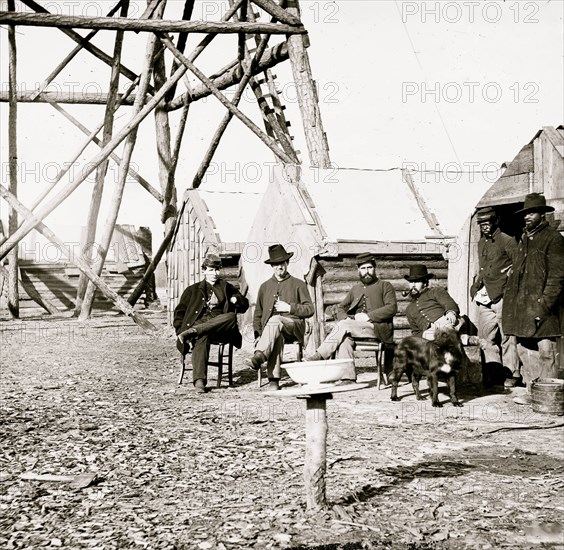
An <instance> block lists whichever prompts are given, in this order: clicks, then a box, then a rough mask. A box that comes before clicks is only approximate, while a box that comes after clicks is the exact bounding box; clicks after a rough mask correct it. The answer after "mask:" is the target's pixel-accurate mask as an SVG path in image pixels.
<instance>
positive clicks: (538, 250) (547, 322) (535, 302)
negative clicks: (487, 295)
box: [502, 193, 564, 405]
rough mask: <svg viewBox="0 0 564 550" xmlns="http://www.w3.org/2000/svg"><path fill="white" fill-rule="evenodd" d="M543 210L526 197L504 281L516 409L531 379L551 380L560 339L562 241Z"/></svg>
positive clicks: (534, 196) (541, 203) (535, 197)
mask: <svg viewBox="0 0 564 550" xmlns="http://www.w3.org/2000/svg"><path fill="white" fill-rule="evenodd" d="M553 210H554V208H553V207H552V206H547V204H546V199H545V198H544V196H543V195H541V194H539V193H529V194H528V195H527V196H526V197H525V205H524V207H523V208H522V209H521V210H519V211H517V212H516V214H521V215H523V217H524V219H525V229H524V230H523V234H522V236H521V239H520V240H519V245H518V247H517V252H516V254H515V257H514V259H513V267H512V268H511V272H510V274H509V277H508V279H507V286H506V287H505V296H504V302H505V303H504V306H503V313H502V316H503V332H504V333H505V334H510V335H514V336H516V338H517V354H518V355H519V359H520V360H521V363H522V369H521V373H522V375H523V382H524V383H525V385H526V386H527V392H526V394H525V395H524V396H519V397H516V398H515V399H514V401H515V403H517V404H518V405H527V404H530V403H531V386H532V382H533V380H535V379H536V378H557V377H558V365H557V364H556V339H557V338H558V337H559V336H562V331H561V329H560V318H559V313H560V311H559V310H560V307H561V306H562V293H563V292H564V237H562V235H561V234H560V233H559V232H558V231H557V230H556V229H554V228H552V227H551V226H550V224H549V223H548V221H547V220H546V213H547V212H552V211H553Z"/></svg>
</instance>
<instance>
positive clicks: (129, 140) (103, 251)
mask: <svg viewBox="0 0 564 550" xmlns="http://www.w3.org/2000/svg"><path fill="white" fill-rule="evenodd" d="M156 43H157V39H156V37H155V36H154V35H149V38H148V39H147V46H146V49H145V59H144V61H143V72H142V74H141V79H140V81H139V88H138V89H137V93H136V95H135V104H134V106H133V117H132V120H134V119H135V117H136V116H138V115H139V114H140V113H141V112H142V110H143V105H144V104H145V96H146V94H147V91H148V89H149V82H150V78H151V69H152V64H153V55H154V53H155V46H156ZM163 89H165V86H164V85H163V86H162V87H161V88H160V89H159V90H158V93H160V92H161V91H162V90H163ZM157 107H158V103H157V104H155V109H156V108H157ZM136 141H137V126H134V127H133V128H132V129H131V131H130V132H129V134H128V135H127V137H126V139H125V144H124V147H123V155H122V162H121V164H120V167H119V172H118V181H117V182H116V184H115V185H114V192H113V195H112V199H111V202H110V206H109V211H108V214H107V218H106V223H105V225H104V227H103V229H102V234H101V236H100V242H99V244H100V246H99V249H98V255H97V257H96V259H95V260H94V263H93V270H94V272H95V273H96V274H97V275H99V274H100V273H101V272H102V267H103V265H104V262H105V260H106V255H107V253H108V248H109V246H110V243H111V240H112V235H113V233H114V228H115V225H116V221H117V217H118V214H119V209H120V206H121V201H122V198H123V192H124V190H125V183H126V180H127V174H128V170H129V164H130V162H131V157H132V155H133V149H134V148H135V143H136ZM95 292H96V286H95V285H94V284H93V283H92V282H90V283H89V284H88V286H87V288H86V292H85V293H84V301H83V303H82V308H81V310H80V314H79V316H78V318H79V320H80V321H84V320H86V319H88V318H89V317H90V312H91V310H92V304H93V302H94V294H95Z"/></svg>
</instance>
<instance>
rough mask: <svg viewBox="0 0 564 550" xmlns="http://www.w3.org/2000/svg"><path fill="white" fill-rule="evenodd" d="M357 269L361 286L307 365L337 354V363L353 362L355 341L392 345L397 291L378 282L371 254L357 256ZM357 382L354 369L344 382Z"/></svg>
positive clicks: (344, 303)
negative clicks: (346, 360)
mask: <svg viewBox="0 0 564 550" xmlns="http://www.w3.org/2000/svg"><path fill="white" fill-rule="evenodd" d="M356 265H357V269H358V277H359V279H360V282H359V283H357V284H356V285H354V286H353V287H352V288H351V289H350V290H349V291H348V292H347V294H346V296H345V297H344V298H343V300H342V301H341V302H340V303H339V304H337V306H336V307H335V308H334V313H335V318H336V319H337V323H336V324H335V326H334V327H333V330H332V331H331V332H330V333H329V335H328V336H327V337H326V338H325V340H324V342H323V343H322V344H321V345H320V346H319V348H318V349H317V351H316V352H315V353H314V354H313V355H310V356H309V357H307V358H306V360H307V361H319V360H321V359H329V358H330V357H332V355H333V354H334V353H335V352H336V354H337V359H349V358H350V359H352V358H353V357H354V347H355V344H354V338H377V339H378V340H380V341H381V342H384V343H393V333H394V328H393V324H392V321H393V318H394V315H395V314H396V313H397V310H398V306H397V300H396V293H395V290H394V287H393V286H392V285H391V284H390V283H389V282H387V281H382V280H380V279H378V277H377V276H376V259H375V258H374V256H373V255H372V254H368V253H365V254H360V255H359V256H357V258H356ZM388 355H389V354H388ZM355 380H356V373H355V368H354V366H353V367H352V369H351V371H350V372H348V373H345V374H344V375H343V376H342V378H341V381H342V383H347V382H354V381H355Z"/></svg>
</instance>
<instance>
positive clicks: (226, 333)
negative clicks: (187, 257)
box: [173, 254, 249, 393]
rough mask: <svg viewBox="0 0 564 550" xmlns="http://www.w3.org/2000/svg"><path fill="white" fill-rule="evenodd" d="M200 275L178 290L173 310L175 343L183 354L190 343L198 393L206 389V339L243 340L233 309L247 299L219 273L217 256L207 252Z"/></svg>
mask: <svg viewBox="0 0 564 550" xmlns="http://www.w3.org/2000/svg"><path fill="white" fill-rule="evenodd" d="M202 269H203V271H204V279H203V280H202V281H200V282H199V283H195V284H193V285H190V286H189V287H188V288H186V290H185V291H184V292H183V293H182V296H181V297H180V301H179V302H178V305H177V306H176V309H175V310H174V321H173V326H174V329H175V331H176V334H177V342H176V345H177V347H178V350H179V351H180V353H182V354H185V353H187V352H188V351H189V346H190V345H192V378H193V381H194V386H195V388H196V391H197V392H198V393H204V392H205V391H206V381H207V372H208V359H209V353H210V341H213V342H222V343H232V344H233V345H234V346H235V347H237V348H240V347H241V344H242V342H243V338H242V336H241V333H240V332H239V328H238V326H237V313H244V312H245V311H247V309H248V308H249V301H248V300H247V298H245V297H244V296H243V295H242V294H241V293H240V292H239V291H238V290H237V289H236V288H235V287H234V286H233V285H231V284H230V283H228V282H227V281H226V280H225V279H222V278H220V277H219V271H220V269H221V259H220V258H219V256H216V255H215V254H208V255H207V256H206V258H205V260H204V262H203V264H202Z"/></svg>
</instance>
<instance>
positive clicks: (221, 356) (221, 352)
mask: <svg viewBox="0 0 564 550" xmlns="http://www.w3.org/2000/svg"><path fill="white" fill-rule="evenodd" d="M211 346H217V361H213V360H212V359H211V357H212V351H213V350H212V349H211ZM225 346H227V354H225ZM188 353H189V352H187V353H183V354H182V366H181V370H180V376H179V377H178V383H179V384H182V379H183V378H184V371H185V370H186V369H189V370H191V365H190V367H187V366H186V355H188ZM224 360H227V379H228V381H229V386H230V387H231V386H232V385H233V344H225V343H221V342H211V344H210V359H209V360H208V368H209V367H217V387H218V388H220V387H221V378H222V376H223V366H224Z"/></svg>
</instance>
